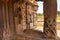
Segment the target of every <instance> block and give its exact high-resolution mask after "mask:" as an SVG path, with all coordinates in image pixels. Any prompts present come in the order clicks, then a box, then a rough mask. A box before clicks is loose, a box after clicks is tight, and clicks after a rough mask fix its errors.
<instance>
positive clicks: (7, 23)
mask: <svg viewBox="0 0 60 40" xmlns="http://www.w3.org/2000/svg"><path fill="white" fill-rule="evenodd" d="M2 3H3V5H2V6H3V7H2V14H3V22H2V23H3V25H4V29H3V33H2V34H3V40H14V32H15V31H14V18H13V1H12V0H10V1H7V0H3V2H2Z"/></svg>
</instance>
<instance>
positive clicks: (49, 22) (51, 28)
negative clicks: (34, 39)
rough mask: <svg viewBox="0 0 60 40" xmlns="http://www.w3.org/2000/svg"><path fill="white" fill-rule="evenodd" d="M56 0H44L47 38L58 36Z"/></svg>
mask: <svg viewBox="0 0 60 40" xmlns="http://www.w3.org/2000/svg"><path fill="white" fill-rule="evenodd" d="M56 4H57V3H56V0H44V34H45V37H47V38H56V35H57V34H56V16H57V5H56Z"/></svg>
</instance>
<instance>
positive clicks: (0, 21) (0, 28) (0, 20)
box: [0, 0, 4, 40]
mask: <svg viewBox="0 0 60 40" xmlns="http://www.w3.org/2000/svg"><path fill="white" fill-rule="evenodd" d="M3 26H4V25H3V14H2V0H0V40H2V39H3Z"/></svg>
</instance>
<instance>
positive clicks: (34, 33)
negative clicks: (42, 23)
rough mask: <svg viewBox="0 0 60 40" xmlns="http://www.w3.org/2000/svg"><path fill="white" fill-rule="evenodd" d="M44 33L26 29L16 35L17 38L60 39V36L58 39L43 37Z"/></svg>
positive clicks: (23, 39)
mask: <svg viewBox="0 0 60 40" xmlns="http://www.w3.org/2000/svg"><path fill="white" fill-rule="evenodd" d="M42 34H43V33H42V31H41V32H40V31H36V30H27V31H26V30H24V32H22V33H20V34H17V35H16V40H60V38H59V37H57V39H52V38H43V35H42Z"/></svg>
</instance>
